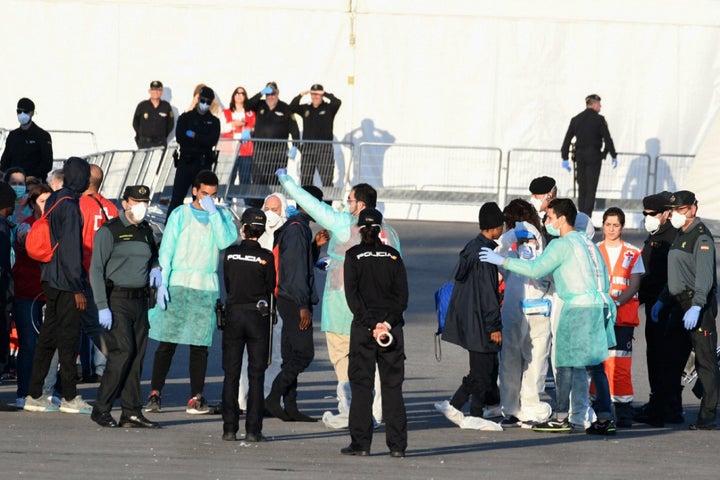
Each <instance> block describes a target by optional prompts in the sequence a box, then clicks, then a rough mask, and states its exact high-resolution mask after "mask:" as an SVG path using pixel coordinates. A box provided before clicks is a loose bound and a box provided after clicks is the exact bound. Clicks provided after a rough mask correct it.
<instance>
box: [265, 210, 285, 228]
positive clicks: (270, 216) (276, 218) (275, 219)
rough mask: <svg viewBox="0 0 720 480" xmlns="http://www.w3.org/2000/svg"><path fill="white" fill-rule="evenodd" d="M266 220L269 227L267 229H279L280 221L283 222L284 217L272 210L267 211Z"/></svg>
mask: <svg viewBox="0 0 720 480" xmlns="http://www.w3.org/2000/svg"><path fill="white" fill-rule="evenodd" d="M265 218H266V219H267V220H266V222H265V225H266V226H267V228H275V227H277V226H278V225H279V224H280V221H281V220H282V217H280V215H278V214H277V213H275V212H273V211H272V210H266V211H265Z"/></svg>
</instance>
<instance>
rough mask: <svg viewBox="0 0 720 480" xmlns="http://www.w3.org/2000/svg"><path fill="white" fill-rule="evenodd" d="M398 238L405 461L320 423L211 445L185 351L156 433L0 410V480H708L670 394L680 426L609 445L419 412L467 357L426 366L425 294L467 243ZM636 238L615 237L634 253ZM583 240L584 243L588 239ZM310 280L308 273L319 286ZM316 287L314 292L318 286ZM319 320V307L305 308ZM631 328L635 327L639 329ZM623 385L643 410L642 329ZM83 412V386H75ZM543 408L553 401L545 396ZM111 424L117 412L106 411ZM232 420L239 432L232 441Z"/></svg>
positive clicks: (215, 372)
mask: <svg viewBox="0 0 720 480" xmlns="http://www.w3.org/2000/svg"><path fill="white" fill-rule="evenodd" d="M391 223H392V224H393V225H394V226H395V227H396V229H397V230H398V232H399V234H400V238H401V241H402V249H403V257H404V259H405V262H406V265H407V270H408V277H409V282H410V307H409V309H408V311H407V314H406V327H405V338H406V354H407V362H406V380H405V384H404V396H405V402H406V407H407V411H408V427H409V447H408V451H407V456H406V457H405V458H403V459H394V458H391V457H390V456H389V455H388V451H387V447H386V446H385V442H384V429H383V428H382V427H380V428H379V429H377V430H376V431H375V437H374V443H373V448H372V455H371V456H370V457H364V458H360V457H347V456H344V455H340V453H339V450H340V448H342V447H345V446H347V445H348V444H349V434H348V432H347V430H328V429H326V428H325V427H324V426H323V424H322V423H283V422H281V421H279V420H277V419H274V418H268V419H266V420H265V425H264V429H263V430H264V434H265V435H266V436H267V437H268V439H269V441H268V442H265V443H260V444H246V443H245V442H242V441H237V442H224V441H222V440H221V438H220V437H221V434H222V422H221V418H220V416H219V415H212V416H211V415H202V416H197V415H195V416H193V415H188V414H186V413H185V403H186V401H187V399H188V398H189V396H190V392H189V380H188V373H187V369H188V351H187V348H186V347H185V348H183V347H180V348H178V352H177V353H176V356H175V360H174V363H173V366H172V369H171V371H170V374H169V378H168V384H167V386H166V387H165V389H164V391H163V411H162V412H161V413H158V414H147V416H148V417H149V418H151V419H152V420H156V421H159V422H161V424H162V426H163V428H162V429H159V430H143V429H122V428H117V429H106V428H100V427H98V426H97V425H96V424H95V423H93V422H92V421H91V420H90V418H89V416H87V415H70V414H63V413H46V414H43V413H28V412H7V413H6V412H0V479H15V478H28V479H51V478H52V479H58V478H60V479H65V478H68V479H70V478H72V479H102V480H110V479H126V478H127V479H186V478H187V479H240V478H242V479H246V478H253V479H281V478H292V479H313V480H317V479H319V478H323V479H336V478H337V479H352V478H367V477H370V476H373V477H377V478H403V479H405V478H408V479H409V478H418V479H421V478H423V479H433V478H434V479H462V478H493V479H503V478H511V479H526V478H527V479H533V480H536V479H544V478H602V479H615V478H617V479H621V478H622V479H626V478H662V479H665V478H683V479H688V478H691V479H696V478H708V479H717V478H720V455H719V453H718V441H719V440H720V432H714V431H710V432H707V431H689V430H688V424H689V423H691V422H692V421H693V420H694V419H695V418H696V415H697V409H698V406H699V401H698V400H697V399H696V398H695V397H694V396H693V395H692V393H691V392H690V391H689V389H686V391H685V393H684V402H685V412H686V421H685V424H683V425H669V426H668V427H666V428H650V427H647V426H645V425H642V424H635V425H634V426H633V428H631V429H619V430H618V433H617V435H616V436H615V437H594V436H588V435H586V434H584V433H572V434H552V433H535V432H532V431H530V430H525V429H519V428H515V429H510V430H506V431H504V432H482V431H473V430H461V429H459V428H458V427H456V426H455V425H453V424H451V423H450V422H449V421H447V420H446V419H445V418H444V417H443V416H442V415H440V414H439V413H437V412H436V411H435V410H434V408H433V403H434V402H438V401H442V400H445V399H448V398H449V396H450V395H451V394H452V393H453V392H454V391H455V389H456V388H457V386H458V384H459V382H460V380H461V378H462V376H463V375H465V374H466V373H467V370H468V365H467V354H466V352H465V351H464V350H462V349H460V348H458V347H455V346H453V345H450V344H446V343H444V344H443V345H442V361H441V362H438V361H436V359H435V353H434V347H433V342H434V332H435V330H436V328H437V322H436V319H435V312H434V292H435V290H436V289H437V288H438V287H439V286H440V285H441V284H442V282H444V281H445V280H447V279H448V277H449V275H450V270H451V269H452V267H453V266H454V264H455V261H456V256H457V254H458V252H459V251H460V250H461V249H462V247H463V246H464V245H465V243H466V242H467V241H469V240H470V239H471V238H473V237H474V236H475V235H476V234H477V227H476V224H471V223H438V222H417V221H393V222H391ZM644 236H645V235H644V234H643V233H642V232H638V231H628V232H626V235H625V238H626V240H628V241H630V242H632V243H635V244H636V245H640V244H641V243H642V240H643V238H644ZM596 240H597V238H596ZM322 276H323V275H322V274H319V275H318V279H319V280H320V283H322V280H323V279H322V278H321V277H322ZM321 286H322V285H320V286H319V288H320V287H321ZM318 311H319V309H318ZM641 318H642V322H643V324H644V321H645V320H644V318H643V316H642V309H641ZM318 325H319V322H318V321H316V322H315V326H316V330H315V348H316V353H315V360H314V362H313V364H312V365H311V367H310V369H309V370H308V371H307V372H305V373H303V374H302V375H301V376H300V389H299V398H300V407H301V409H302V410H303V411H304V412H306V413H308V414H310V415H313V416H315V417H320V416H321V415H322V412H323V411H325V410H334V409H335V407H336V401H335V399H334V395H335V386H336V382H335V377H334V374H333V372H332V368H331V366H330V363H329V362H328V359H327V350H326V347H325V340H324V337H323V335H322V334H321V332H320V331H319V327H318ZM635 337H636V342H635V344H634V349H635V357H634V361H633V378H634V385H635V404H636V405H640V404H642V403H643V402H645V401H646V400H647V398H648V384H647V376H646V365H645V342H644V338H643V325H641V326H640V327H639V328H638V329H637V330H636V335H635ZM156 346H157V344H156V343H155V342H152V341H151V342H150V344H149V346H148V353H147V356H146V360H145V368H144V373H143V389H144V392H145V394H147V393H148V392H149V390H150V387H149V378H150V372H151V368H152V360H153V354H154V352H155V348H156ZM220 353H221V352H220V335H216V337H215V340H214V343H213V346H212V347H211V349H210V359H209V366H208V373H207V386H206V390H205V393H206V396H207V397H208V398H209V399H210V400H211V403H212V402H213V401H219V399H220V394H221V389H222V369H221V364H220V358H221V356H220ZM79 387H80V392H81V394H82V395H83V397H84V398H85V399H88V400H90V402H91V403H92V401H93V399H94V397H95V394H96V391H97V384H81V385H79ZM548 393H549V394H550V395H551V396H552V394H553V390H548ZM14 400H15V384H14V383H8V384H4V385H2V386H0V401H2V402H5V403H12V402H14ZM113 413H114V415H115V418H116V419H117V417H118V416H119V412H118V411H117V407H116V409H115V411H114V412H113ZM242 427H243V423H242V419H241V432H242Z"/></svg>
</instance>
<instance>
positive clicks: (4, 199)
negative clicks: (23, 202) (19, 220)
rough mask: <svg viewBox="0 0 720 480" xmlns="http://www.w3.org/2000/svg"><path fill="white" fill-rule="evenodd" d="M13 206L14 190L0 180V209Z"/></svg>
mask: <svg viewBox="0 0 720 480" xmlns="http://www.w3.org/2000/svg"><path fill="white" fill-rule="evenodd" d="M14 206H15V190H13V189H12V187H11V186H10V185H8V184H7V183H5V182H0V209H3V208H7V207H14Z"/></svg>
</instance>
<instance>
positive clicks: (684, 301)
mask: <svg viewBox="0 0 720 480" xmlns="http://www.w3.org/2000/svg"><path fill="white" fill-rule="evenodd" d="M716 292H717V287H713V288H711V289H710V292H709V293H708V302H707V303H708V304H709V303H710V299H712V298H714V297H715V294H716ZM694 297H695V290H690V289H687V290H683V291H682V292H680V293H678V294H677V295H672V298H673V300H675V301H676V302H677V303H679V304H680V306H681V307H682V308H683V310H687V309H688V308H690V307H691V306H692V299H693V298H694Z"/></svg>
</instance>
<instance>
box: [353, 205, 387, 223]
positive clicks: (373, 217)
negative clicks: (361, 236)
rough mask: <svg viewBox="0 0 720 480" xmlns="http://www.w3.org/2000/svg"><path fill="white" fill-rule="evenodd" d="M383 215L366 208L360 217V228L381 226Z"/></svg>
mask: <svg viewBox="0 0 720 480" xmlns="http://www.w3.org/2000/svg"><path fill="white" fill-rule="evenodd" d="M382 218H383V216H382V213H380V212H379V211H378V210H375V209H374V208H366V209H364V210H363V211H362V212H360V215H358V223H357V224H358V226H359V227H367V226H370V225H375V226H378V227H379V226H380V225H382Z"/></svg>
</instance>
